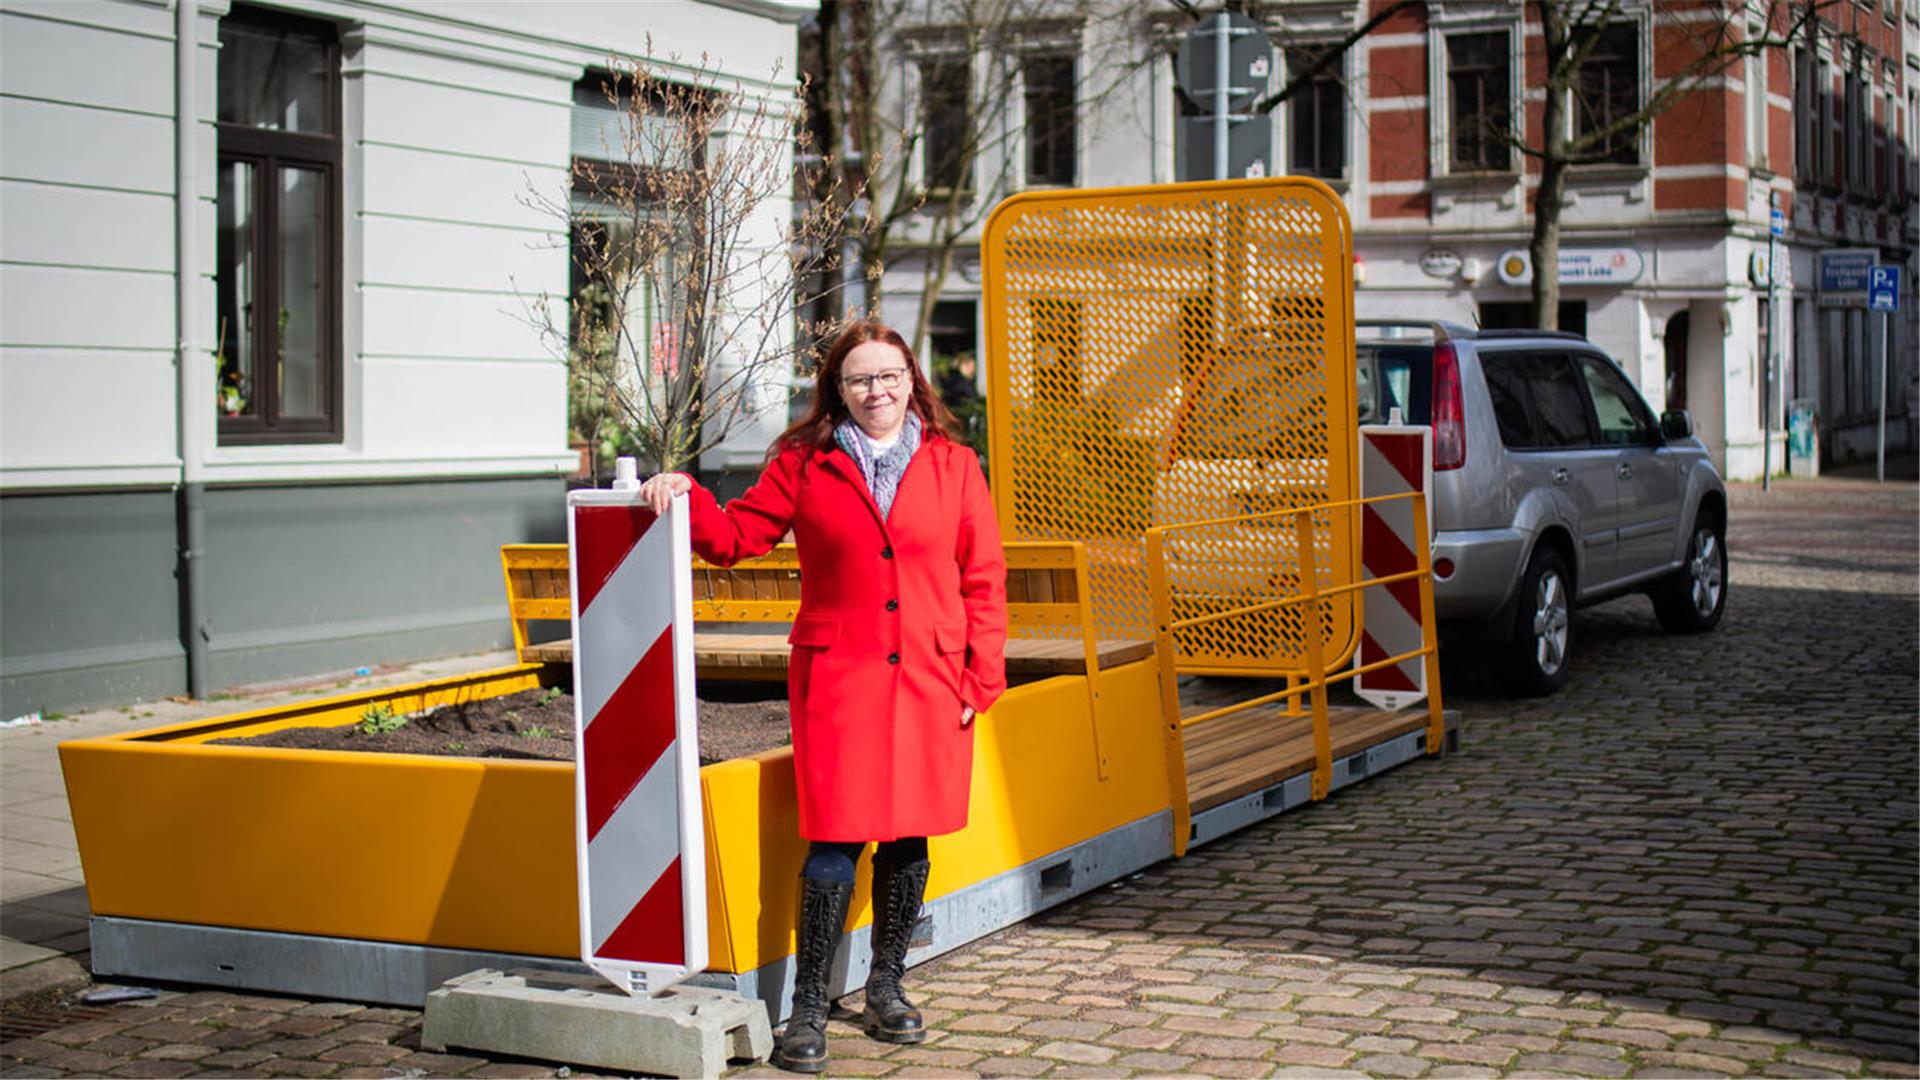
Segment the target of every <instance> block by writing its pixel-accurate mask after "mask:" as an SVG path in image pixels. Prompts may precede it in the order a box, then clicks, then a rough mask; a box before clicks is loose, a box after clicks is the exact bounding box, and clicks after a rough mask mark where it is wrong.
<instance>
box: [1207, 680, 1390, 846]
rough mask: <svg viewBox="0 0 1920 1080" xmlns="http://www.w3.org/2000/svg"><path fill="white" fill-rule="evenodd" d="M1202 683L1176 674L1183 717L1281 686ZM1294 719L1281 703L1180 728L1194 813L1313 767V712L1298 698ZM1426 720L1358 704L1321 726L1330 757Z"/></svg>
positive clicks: (1331, 714)
mask: <svg viewBox="0 0 1920 1080" xmlns="http://www.w3.org/2000/svg"><path fill="white" fill-rule="evenodd" d="M1222 682H1223V681H1222V680H1207V681H1205V682H1200V681H1195V680H1185V679H1183V680H1182V682H1181V687H1180V712H1181V715H1182V716H1195V715H1198V714H1200V713H1203V712H1207V711H1209V710H1211V709H1217V708H1221V707H1223V706H1225V705H1227V704H1229V703H1230V702H1232V701H1236V700H1238V701H1244V700H1246V699H1248V698H1252V697H1258V696H1260V695H1261V694H1264V693H1269V692H1271V691H1273V690H1277V689H1279V688H1280V684H1278V683H1266V682H1261V681H1255V680H1248V681H1245V682H1242V681H1240V680H1234V681H1233V682H1231V683H1226V684H1225V685H1224V686H1223V685H1222ZM1301 706H1302V713H1303V715H1300V716H1289V715H1287V713H1286V703H1285V702H1284V701H1282V702H1277V703H1274V704H1271V705H1262V706H1258V707H1256V708H1252V709H1248V710H1246V711H1245V712H1238V713H1234V714H1232V715H1230V716H1222V717H1219V718H1217V719H1214V720H1208V721H1205V722H1203V723H1200V724H1196V725H1194V726H1193V727H1190V728H1187V729H1186V752H1187V798H1188V800H1189V801H1190V802H1191V804H1192V806H1193V811H1194V812H1195V813H1199V812H1200V811H1202V810H1209V809H1212V808H1213V807H1215V806H1219V805H1220V804H1221V803H1224V802H1228V801H1230V800H1233V799H1236V798H1239V797H1240V796H1242V795H1248V794H1251V793H1253V792H1255V791H1259V790H1261V789H1262V788H1266V787H1270V786H1272V785H1273V784H1277V783H1279V782H1280V781H1282V780H1285V779H1287V778H1288V777H1290V776H1298V775H1300V774H1302V773H1308V772H1312V771H1313V717H1312V716H1311V715H1308V714H1306V708H1305V702H1304V701H1302V703H1301ZM1426 725H1427V713H1426V710H1425V709H1402V710H1400V711H1398V712H1385V711H1382V710H1380V709H1372V708H1366V707H1359V706H1332V707H1329V708H1328V710H1327V726H1328V731H1329V734H1330V735H1331V737H1332V743H1333V756H1334V757H1336V758H1340V757H1345V756H1346V755H1348V754H1351V753H1354V752H1356V751H1359V750H1364V749H1366V748H1367V747H1369V746H1372V745H1374V744H1375V743H1378V742H1382V741H1385V740H1387V739H1391V738H1393V737H1395V736H1398V735H1404V734H1406V733H1407V732H1409V731H1418V730H1420V729H1422V728H1424V727H1426Z"/></svg>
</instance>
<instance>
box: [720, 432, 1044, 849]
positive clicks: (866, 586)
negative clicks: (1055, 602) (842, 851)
mask: <svg viewBox="0 0 1920 1080" xmlns="http://www.w3.org/2000/svg"><path fill="white" fill-rule="evenodd" d="M689 502H690V506H691V510H692V514H691V518H692V521H691V524H692V534H693V549H694V551H696V552H698V553H699V555H700V557H701V558H703V559H706V560H707V561H709V562H712V563H717V564H719V565H722V566H726V565H731V564H732V563H734V562H736V561H738V560H740V559H744V558H748V557H750V556H754V555H760V554H763V553H765V552H766V551H768V550H769V549H771V548H772V547H773V545H774V544H776V543H778V542H779V541H780V538H781V537H782V536H783V535H785V533H786V532H787V530H788V529H789V528H791V529H792V530H793V537H794V543H795V546H796V547H797V548H798V549H799V555H800V611H799V614H798V616H797V617H796V618H795V619H794V623H793V632H792V634H791V635H790V636H789V637H788V640H789V641H790V642H791V643H792V644H793V658H792V661H791V662H790V664H789V667H788V670H787V697H788V702H789V703H790V705H791V707H792V712H793V769H794V776H795V779H796V781H797V782H798V787H799V793H800V835H801V836H803V837H805V838H807V839H809V840H839V841H851V840H893V839H897V838H899V837H902V836H938V835H940V834H942V833H949V832H953V831H955V830H957V829H960V828H961V827H963V826H965V825H966V823H967V791H968V787H969V784H970V782H971V777H972V771H973V729H972V727H970V726H969V727H962V726H961V725H960V707H961V705H962V704H963V703H964V704H967V705H971V706H972V707H973V708H974V710H975V711H976V712H985V711H986V709H987V707H988V706H990V705H992V704H993V702H994V699H995V698H998V697H999V696H1000V692H1001V691H1002V690H1004V689H1006V685H1007V680H1006V660H1005V650H1006V640H1007V595H1006V589H1007V586H1006V582H1007V571H1006V556H1005V555H1004V554H1003V553H1002V551H1001V548H1000V528H999V524H998V523H997V521H996V520H995V518H994V513H993V502H992V499H991V497H990V496H989V495H988V493H987V483H986V477H984V476H983V475H981V472H980V463H979V460H978V459H977V458H976V457H975V456H974V453H973V451H972V450H971V449H970V448H968V447H966V446H962V445H958V444H955V443H954V442H952V441H950V440H948V439H945V438H942V437H939V436H937V435H929V436H928V438H927V439H926V441H925V442H923V443H922V444H921V445H920V448H919V449H918V450H916V451H915V452H914V455H913V459H912V460H911V461H909V462H908V464H907V468H906V472H905V473H904V474H903V475H902V476H901V478H900V487H899V490H898V491H897V492H896V494H895V496H894V500H893V508H892V510H891V512H890V513H889V514H888V515H887V517H886V518H884V519H883V518H882V517H881V515H880V509H879V506H878V505H877V504H875V502H874V501H873V495H872V493H871V492H869V491H868V490H867V483H866V480H865V478H863V477H862V476H861V475H860V466H859V465H858V464H857V463H856V462H855V461H854V460H853V459H852V458H850V457H848V456H847V454H846V452H845V451H843V450H841V449H840V448H838V447H834V448H833V449H831V450H824V451H823V450H814V449H811V448H799V447H788V448H786V449H783V450H782V451H781V452H780V453H779V455H778V456H776V457H775V458H774V459H773V461H771V462H770V463H768V465H767V467H766V469H765V471H763V472H762V473H761V474H760V479H759V482H757V483H755V484H754V486H753V487H752V488H751V489H749V490H748V491H747V493H746V494H744V495H742V496H740V497H739V498H737V499H735V500H733V501H732V502H730V503H728V504H727V505H726V507H725V508H724V509H722V508H721V507H720V505H719V504H718V503H717V502H715V501H714V498H713V495H712V493H710V492H708V491H707V490H706V489H705V488H702V487H699V486H698V485H695V487H694V489H693V493H692V496H691V498H690V500H689Z"/></svg>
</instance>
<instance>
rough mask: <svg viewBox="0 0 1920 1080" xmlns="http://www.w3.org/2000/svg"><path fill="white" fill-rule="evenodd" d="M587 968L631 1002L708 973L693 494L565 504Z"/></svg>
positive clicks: (616, 495) (615, 496) (605, 495)
mask: <svg viewBox="0 0 1920 1080" xmlns="http://www.w3.org/2000/svg"><path fill="white" fill-rule="evenodd" d="M567 547H568V555H569V556H570V558H569V565H570V567H571V571H570V573H571V578H572V581H571V584H572V596H573V701H574V706H573V708H574V747H575V750H574V755H575V757H574V843H575V845H576V846H575V851H576V852H577V853H578V863H579V874H580V958H581V959H582V960H583V961H585V962H586V963H587V965H588V966H590V967H592V968H593V969H594V970H595V971H598V972H599V973H600V974H602V975H604V976H606V977H607V979H609V980H610V981H612V982H613V983H614V984H615V985H617V986H619V987H620V988H621V989H623V990H626V991H627V992H628V993H630V994H635V995H643V994H651V993H654V992H656V991H658V990H661V989H664V988H666V987H668V986H671V985H673V984H674V983H676V982H678V981H680V980H681V979H684V978H686V977H687V976H689V975H691V974H694V973H696V972H699V971H703V970H705V969H706V966H707V882H706V867H707V862H706V849H705V844H704V839H703V835H702V832H701V820H700V801H699V800H700V773H699V765H700V762H699V749H700V740H699V734H698V731H697V729H696V727H695V724H694V704H693V595H692V594H693V584H692V580H693V569H692V557H691V555H690V549H689V546H688V539H687V509H686V499H685V498H684V497H680V498H676V499H675V500H674V504H673V506H672V508H671V509H669V510H668V511H667V513H666V514H665V516H662V517H658V518H656V517H655V516H654V515H653V512H652V511H651V510H648V509H647V508H646V506H645V505H643V504H642V503H640V502H639V500H638V496H637V493H636V492H634V491H632V490H616V491H576V492H572V493H569V494H568V496H567Z"/></svg>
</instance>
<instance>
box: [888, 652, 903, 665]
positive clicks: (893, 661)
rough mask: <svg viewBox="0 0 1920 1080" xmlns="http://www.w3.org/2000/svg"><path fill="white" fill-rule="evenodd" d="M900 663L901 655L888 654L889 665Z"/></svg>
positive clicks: (895, 653)
mask: <svg viewBox="0 0 1920 1080" xmlns="http://www.w3.org/2000/svg"><path fill="white" fill-rule="evenodd" d="M899 662H900V654H899V653H897V652H893V653H888V654H887V663H889V664H897V663H899Z"/></svg>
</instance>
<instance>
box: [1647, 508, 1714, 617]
mask: <svg viewBox="0 0 1920 1080" xmlns="http://www.w3.org/2000/svg"><path fill="white" fill-rule="evenodd" d="M1725 532H1726V530H1725V527H1724V526H1722V525H1721V524H1720V519H1719V518H1718V517H1715V516H1712V515H1709V514H1707V513H1704V512H1703V513H1702V514H1701V515H1700V517H1699V519H1698V520H1697V521H1695V522H1694V526H1693V536H1692V538H1690V539H1689V540H1688V541H1687V557H1686V558H1685V559H1684V560H1682V561H1681V563H1680V569H1678V570H1675V571H1674V572H1673V574H1672V575H1671V576H1670V577H1668V578H1667V579H1666V580H1665V581H1663V582H1661V583H1660V585H1659V587H1657V588H1655V589H1654V590H1653V592H1652V593H1651V596H1652V598H1653V613H1654V615H1655V616H1656V617H1658V618H1659V620H1660V625H1661V626H1662V627H1663V628H1665V629H1666V630H1667V632H1668V633H1673V634H1704V633H1706V632H1707V631H1709V630H1711V629H1713V628H1714V627H1715V626H1718V625H1719V624H1720V613H1721V612H1723V611H1725V610H1726V609H1727V542H1726V535H1725Z"/></svg>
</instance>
